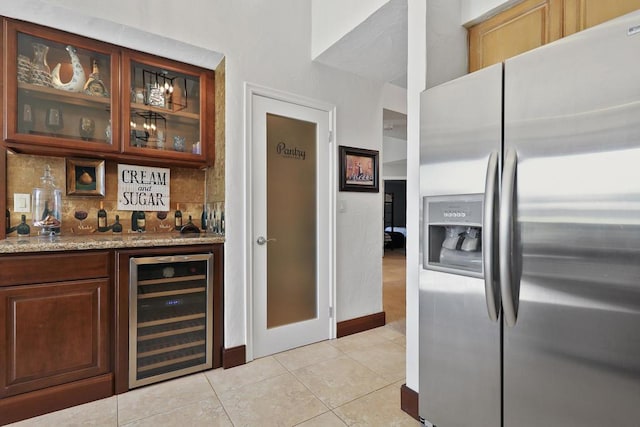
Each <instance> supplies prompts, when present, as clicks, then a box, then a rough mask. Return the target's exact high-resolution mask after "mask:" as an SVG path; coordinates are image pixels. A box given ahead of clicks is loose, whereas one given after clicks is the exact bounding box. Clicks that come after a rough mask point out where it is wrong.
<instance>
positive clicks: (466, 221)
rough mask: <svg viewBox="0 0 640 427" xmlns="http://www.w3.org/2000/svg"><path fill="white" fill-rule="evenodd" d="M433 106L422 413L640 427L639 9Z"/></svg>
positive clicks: (425, 175) (516, 61) (478, 77)
mask: <svg viewBox="0 0 640 427" xmlns="http://www.w3.org/2000/svg"><path fill="white" fill-rule="evenodd" d="M421 116H422V117H421V147H420V149H421V167H420V182H421V197H422V213H421V215H422V218H423V221H422V230H421V233H422V235H423V238H422V243H421V260H422V264H421V269H420V302H419V304H420V325H419V336H420V344H419V358H420V362H419V363H420V365H419V385H420V388H419V413H420V417H421V418H423V419H424V422H425V424H426V425H429V426H431V425H435V426H437V427H484V426H487V427H499V426H504V427H529V426H532V427H533V426H535V427H540V426H561V427H572V426H576V427H577V426H580V427H585V426H616V427H626V426H629V427H638V426H640V12H635V13H632V14H629V15H626V16H624V17H621V18H618V19H616V20H613V21H610V22H608V23H605V24H602V25H599V26H597V27H594V28H591V29H588V30H586V31H583V32H580V33H577V34H575V35H572V36H569V37H566V38H564V39H561V40H559V41H557V42H554V43H552V44H549V45H547V46H544V47H542V48H538V49H536V50H533V51H530V52H528V53H525V54H523V55H520V56H517V57H515V58H512V59H509V60H507V61H505V62H504V63H503V64H497V65H494V66H491V67H488V68H485V69H483V70H480V71H478V72H475V73H472V74H469V75H467V76H464V77H461V78H459V79H456V80H453V81H451V82H448V83H445V84H443V85H440V86H438V87H434V88H431V89H429V90H427V91H425V92H424V93H423V94H422V111H421Z"/></svg>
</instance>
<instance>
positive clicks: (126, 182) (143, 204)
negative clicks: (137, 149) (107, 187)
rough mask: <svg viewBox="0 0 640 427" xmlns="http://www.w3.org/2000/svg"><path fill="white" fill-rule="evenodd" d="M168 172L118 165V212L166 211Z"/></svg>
mask: <svg viewBox="0 0 640 427" xmlns="http://www.w3.org/2000/svg"><path fill="white" fill-rule="evenodd" d="M170 183H171V180H170V170H169V169H168V168H150V167H146V166H135V165H122V164H118V210H121V211H168V210H169V206H171V205H170V204H169V190H170Z"/></svg>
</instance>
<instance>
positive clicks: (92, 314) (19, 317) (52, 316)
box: [0, 279, 110, 397]
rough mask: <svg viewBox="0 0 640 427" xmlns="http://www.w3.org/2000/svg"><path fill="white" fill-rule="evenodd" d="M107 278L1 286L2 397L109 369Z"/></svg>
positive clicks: (0, 395) (0, 384)
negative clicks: (3, 346) (3, 314)
mask: <svg viewBox="0 0 640 427" xmlns="http://www.w3.org/2000/svg"><path fill="white" fill-rule="evenodd" d="M109 301H110V297H109V280H108V279H93V280H79V281H72V282H62V283H52V284H42V285H31V286H14V287H9V288H5V289H2V290H0V304H2V306H3V307H4V311H5V313H6V314H5V316H3V318H2V319H0V330H1V331H2V332H0V333H2V335H3V336H1V337H0V341H1V342H4V343H5V349H4V351H3V352H2V353H1V354H0V363H1V365H2V366H3V367H4V368H5V369H3V370H2V373H0V397H7V396H12V395H16V394H20V393H26V392H29V391H33V390H39V389H42V388H46V387H51V386H54V385H59V384H64V383H68V382H71V381H76V380H80V379H84V378H90V377H94V376H97V375H100V374H104V373H107V372H109V370H110V361H109V347H110V346H109V340H110V338H109V337H110V333H109V308H110V304H109Z"/></svg>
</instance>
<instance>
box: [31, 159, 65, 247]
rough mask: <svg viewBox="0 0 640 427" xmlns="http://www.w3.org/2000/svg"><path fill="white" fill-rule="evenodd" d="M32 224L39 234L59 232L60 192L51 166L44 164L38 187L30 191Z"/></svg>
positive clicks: (60, 220)
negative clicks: (38, 230)
mask: <svg viewBox="0 0 640 427" xmlns="http://www.w3.org/2000/svg"><path fill="white" fill-rule="evenodd" d="M31 207H32V212H31V213H32V215H31V216H32V219H33V226H34V227H36V228H39V229H40V234H41V235H45V236H46V235H49V236H51V235H54V234H58V233H59V232H60V225H61V223H62V193H61V192H60V189H58V188H57V187H56V186H55V184H54V179H53V176H52V175H51V168H50V167H49V165H47V166H45V168H44V174H43V175H42V177H41V178H40V187H36V188H34V189H33V192H32V193H31Z"/></svg>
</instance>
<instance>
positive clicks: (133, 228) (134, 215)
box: [131, 211, 138, 231]
mask: <svg viewBox="0 0 640 427" xmlns="http://www.w3.org/2000/svg"><path fill="white" fill-rule="evenodd" d="M131 231H138V211H133V212H131Z"/></svg>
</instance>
